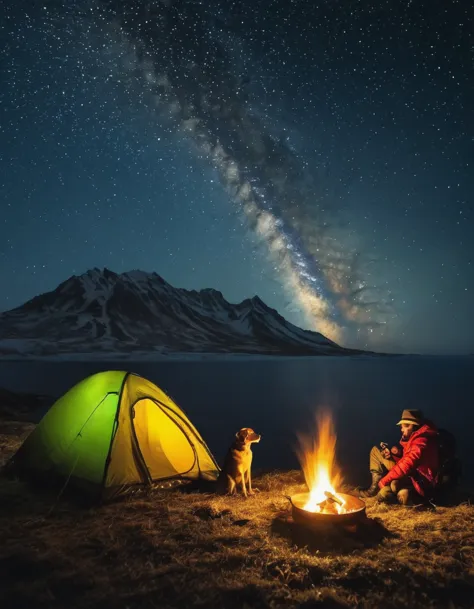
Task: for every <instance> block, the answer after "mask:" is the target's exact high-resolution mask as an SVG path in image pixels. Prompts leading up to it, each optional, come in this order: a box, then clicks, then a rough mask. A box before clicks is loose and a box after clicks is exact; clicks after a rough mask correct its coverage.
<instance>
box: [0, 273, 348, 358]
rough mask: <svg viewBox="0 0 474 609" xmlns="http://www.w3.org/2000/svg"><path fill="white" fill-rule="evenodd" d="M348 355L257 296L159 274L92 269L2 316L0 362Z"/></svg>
mask: <svg viewBox="0 0 474 609" xmlns="http://www.w3.org/2000/svg"><path fill="white" fill-rule="evenodd" d="M134 351H140V352H144V351H149V352H159V353H164V352H168V353H176V352H188V353H189V352H193V353H210V352H211V353H253V354H257V353H260V354H288V355H289V354H295V355H296V354H300V355H303V354H306V355H311V354H315V355H316V354H342V353H347V354H349V353H350V354H352V353H355V352H354V351H351V350H346V349H343V348H341V347H339V346H338V345H336V344H335V343H333V342H332V341H330V340H329V339H327V338H325V337H324V336H323V335H322V334H319V333H317V332H309V331H305V330H302V329H301V328H298V327H296V326H294V325H293V324H291V323H289V322H288V321H286V320H285V319H284V318H283V317H282V316H281V315H279V314H278V313H277V311H275V310H274V309H271V308H269V307H268V306H267V305H266V304H265V303H264V302H263V301H262V300H260V298H258V296H254V297H253V298H251V299H246V300H244V301H242V302H241V303H240V304H235V305H233V304H230V303H228V302H227V301H226V300H225V298H224V297H223V296H222V294H221V293H220V292H218V291H217V290H214V289H210V288H207V289H203V290H200V291H195V290H185V289H181V288H174V287H172V286H171V285H170V284H169V283H167V282H166V281H165V280H164V279H162V278H161V277H160V276H159V275H157V274H156V273H145V272H143V271H130V272H127V273H122V274H120V275H119V274H116V273H114V272H112V271H110V270H108V269H103V270H102V271H101V270H99V269H92V270H90V271H87V272H86V273H84V274H83V275H80V276H78V277H77V276H72V277H70V278H69V279H67V280H66V281H64V282H63V283H61V284H60V285H59V286H58V287H57V288H56V289H55V290H53V291H51V292H47V293H45V294H41V295H40V296H36V297H35V298H33V299H32V300H29V301H28V302H26V303H25V304H23V305H22V306H20V307H18V308H16V309H12V310H11V311H7V312H5V313H3V314H0V355H1V354H3V355H20V354H21V355H34V356H36V355H38V356H41V355H51V354H60V353H64V354H67V353H71V354H72V353H78V352H80V353H92V352H101V353H111V354H113V353H122V354H123V353H126V352H134Z"/></svg>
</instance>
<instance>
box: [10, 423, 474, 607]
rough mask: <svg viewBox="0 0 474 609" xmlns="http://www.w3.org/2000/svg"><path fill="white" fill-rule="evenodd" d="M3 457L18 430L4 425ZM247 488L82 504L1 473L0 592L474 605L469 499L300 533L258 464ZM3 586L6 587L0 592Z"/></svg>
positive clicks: (62, 602) (157, 599) (96, 601)
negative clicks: (236, 493) (246, 491)
mask: <svg viewBox="0 0 474 609" xmlns="http://www.w3.org/2000/svg"><path fill="white" fill-rule="evenodd" d="M3 430H4V431H5V433H4V434H0V446H1V447H2V453H1V454H2V456H3V457H2V458H3V459H5V458H6V457H8V455H9V454H11V453H12V452H13V451H14V450H15V449H16V447H17V446H18V445H19V443H20V441H21V436H22V434H24V433H27V431H28V428H27V427H25V425H24V424H22V425H20V426H18V425H17V426H15V425H14V424H10V425H9V426H8V427H4V426H3ZM255 485H256V486H257V487H258V488H259V489H260V493H259V494H258V495H256V496H254V497H252V498H250V499H248V500H244V499H243V498H241V497H232V498H229V497H218V496H215V495H213V494H210V493H202V492H201V493H199V492H197V491H191V490H190V489H186V488H181V489H162V490H155V491H153V492H152V493H150V494H148V495H145V494H141V495H140V494H139V495H136V496H135V497H130V498H128V499H126V500H124V501H122V502H119V503H115V504H110V505H106V506H103V507H97V508H94V509H81V508H78V507H75V506H74V505H71V504H69V503H67V502H66V501H65V500H64V499H60V500H58V501H56V500H55V497H53V496H51V495H40V496H39V495H38V494H37V493H34V492H33V491H32V490H30V489H28V488H27V487H25V486H24V485H23V484H22V483H20V482H19V481H15V480H7V479H3V480H1V482H0V501H1V503H2V510H1V519H0V536H1V539H2V544H1V546H0V572H1V573H2V574H3V576H4V581H5V583H3V584H2V587H1V591H0V605H1V607H2V609H7V608H9V607H12V608H13V607H15V608H17V607H32V608H38V609H39V608H43V607H44V608H46V607H48V608H49V607H68V608H71V609H73V608H75V607H81V608H85V607H87V608H95V607H97V608H99V607H100V608H103V607H107V608H112V609H113V608H115V607H116V608H117V609H118V608H125V607H129V608H134V609H135V608H138V607H140V608H141V607H143V608H152V607H160V608H171V607H183V608H184V607H192V608H197V607H203V608H204V607H206V608H207V607H209V608H212V607H216V608H219V609H221V608H226V609H232V608H234V607H235V608H239V609H240V608H244V607H285V608H286V607H305V608H307V609H309V608H310V607H314V608H316V607H328V608H329V607H332V608H342V607H361V608H363V607H383V608H384V609H385V608H390V607H404V608H407V607H433V608H434V607H436V608H437V607H450V608H454V607H472V606H473V605H474V569H473V565H474V563H473V559H474V508H473V507H472V506H471V505H470V504H469V503H468V502H466V503H464V504H461V505H458V506H455V507H451V508H446V507H445V508H438V509H436V510H434V511H417V510H416V509H413V508H402V507H384V506H380V505H378V504H376V503H375V501H373V500H371V501H370V503H369V504H368V508H367V513H368V516H369V517H370V519H371V520H369V521H368V523H366V524H365V525H364V526H362V527H360V529H359V531H358V532H357V533H352V534H350V533H348V532H343V531H340V530H326V531H325V532H324V533H322V532H320V533H316V532H315V533H313V534H309V533H308V531H305V530H303V529H301V528H298V527H296V526H295V525H294V524H293V523H292V522H291V519H289V512H288V507H289V504H288V501H287V500H286V499H285V497H284V495H286V494H293V493H295V492H298V491H301V490H304V487H303V484H302V479H301V475H300V473H299V472H285V473H282V472H276V473H271V474H266V475H262V476H261V477H260V478H259V479H258V480H257V481H256V482H255ZM2 597H3V598H2Z"/></svg>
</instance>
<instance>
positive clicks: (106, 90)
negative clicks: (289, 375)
mask: <svg viewBox="0 0 474 609" xmlns="http://www.w3.org/2000/svg"><path fill="white" fill-rule="evenodd" d="M0 42H1V48H2V49H6V52H3V53H2V54H1V56H0V85H1V86H0V188H1V202H0V206H1V222H0V277H1V285H2V289H1V291H0V311H3V310H8V309H11V308H13V307H15V306H18V305H20V304H22V303H23V302H25V301H26V300H27V299H29V298H32V297H33V296H35V295H37V294H39V293H42V292H45V291H49V290H51V289H54V288H55V287H56V286H57V285H58V284H59V283H60V282H61V281H64V280H65V279H67V278H68V277H69V276H70V275H72V274H76V275H77V274H80V273H83V272H85V271H86V270H87V269H89V268H92V267H99V268H102V267H104V266H105V267H108V268H110V269H111V270H114V271H115V272H123V271H127V270H131V269H137V268H138V269H142V270H145V271H150V272H151V271H156V272H157V273H159V274H160V275H162V276H163V277H164V279H166V280H167V281H168V282H170V283H171V284H172V285H174V286H176V287H184V288H188V289H192V288H194V289H200V288H204V287H213V288H215V289H218V290H220V291H221V292H222V293H223V295H224V297H225V298H226V299H227V300H229V301H230V302H240V301H241V300H243V299H244V298H247V297H251V296H253V295H254V294H258V295H259V296H260V297H261V298H262V299H263V300H264V301H265V302H266V303H267V304H268V305H270V306H272V307H274V308H276V309H277V310H278V311H279V312H280V313H281V314H282V315H283V316H284V317H286V318H287V319H288V320H289V321H291V322H293V323H296V324H297V325H300V326H302V327H305V328H308V329H317V330H319V331H321V332H323V333H324V334H326V335H328V336H329V337H330V338H333V339H334V340H337V341H338V342H340V343H342V344H344V345H347V346H355V347H362V348H364V347H370V348H376V349H383V350H386V351H418V352H427V353H432V352H433V353H456V352H471V353H472V352H474V322H473V314H472V310H473V306H472V300H473V296H474V265H473V262H472V261H473V254H474V203H473V193H474V121H473V119H472V116H473V110H474V50H473V49H474V17H473V10H472V7H469V3H468V2H461V1H455V0H443V1H440V0H431V1H429V2H428V1H425V0H423V1H418V0H408V1H400V2H395V1H393V0H392V1H388V0H385V1H384V0H380V1H373V2H371V1H370V0H364V1H355V0H333V1H330V2H329V1H327V2H318V1H317V0H294V1H290V0H286V1H283V0H279V1H272V0H239V1H238V2H237V1H236V2H232V1H230V0H214V1H212V2H208V3H205V2H203V1H202V2H198V1H195V0H193V1H191V0H160V1H158V0H155V2H145V1H143V2H139V1H136V2H131V1H124V0H102V1H101V0H95V1H94V2H92V1H90V0H76V1H75V2H72V1H68V2H66V1H65V0H64V2H62V1H61V0H43V2H32V1H31V0H30V1H28V2H24V1H22V0H17V1H16V2H5V3H2V6H1V8H0Z"/></svg>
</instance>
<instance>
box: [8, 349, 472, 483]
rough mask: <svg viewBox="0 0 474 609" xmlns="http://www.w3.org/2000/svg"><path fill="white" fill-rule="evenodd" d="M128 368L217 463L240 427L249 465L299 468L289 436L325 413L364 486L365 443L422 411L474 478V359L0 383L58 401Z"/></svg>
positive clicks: (202, 369)
mask: <svg viewBox="0 0 474 609" xmlns="http://www.w3.org/2000/svg"><path fill="white" fill-rule="evenodd" d="M109 369H127V370H130V371H132V372H136V373H138V374H141V375H143V376H145V377H147V378H149V379H150V380H151V381H153V382H155V383H156V384H157V385H159V386H160V387H161V388H162V389H163V390H164V391H166V392H167V393H168V394H169V395H170V396H171V397H172V398H173V399H174V400H175V401H176V402H177V403H178V404H179V405H180V406H181V407H182V408H183V409H184V410H185V411H186V412H187V413H188V414H189V416H190V418H191V420H192V421H193V422H194V424H195V425H196V426H197V428H198V429H199V431H200V432H201V434H202V435H203V437H204V439H205V440H206V442H207V443H208V445H209V447H210V449H211V451H212V452H213V453H214V455H215V457H216V458H217V460H218V461H219V462H220V461H221V460H222V458H223V456H224V454H225V452H226V449H227V447H228V445H229V443H230V441H231V439H232V437H233V434H234V433H235V432H236V431H237V430H238V429H240V428H241V427H253V428H254V429H255V430H256V431H257V432H259V433H261V434H262V436H263V437H262V441H261V443H260V444H259V445H257V446H255V448H254V464H255V468H257V469H280V468H292V467H297V466H298V463H297V460H296V458H295V456H294V449H293V447H294V445H295V441H296V437H295V433H296V432H297V431H307V430H308V429H309V428H310V426H311V425H312V422H313V419H314V413H315V412H316V410H317V408H318V407H319V406H327V407H330V408H331V410H332V411H333V413H334V417H335V421H336V429H337V434H338V457H339V463H340V465H341V466H342V468H343V470H344V471H345V472H346V473H347V478H348V481H350V482H353V483H365V482H366V481H367V480H368V473H367V460H368V456H367V455H368V452H369V450H370V447H371V446H372V445H373V444H374V443H378V442H380V441H381V440H384V441H387V442H389V443H391V442H395V441H397V440H398V438H399V432H398V427H396V423H397V421H398V420H399V418H400V414H401V411H402V410H403V408H421V409H423V410H424V411H425V414H426V415H427V416H429V417H430V418H431V419H433V420H434V422H435V423H436V424H437V425H438V426H441V427H446V428H448V429H449V430H451V431H453V432H454V433H455V434H456V436H457V439H458V443H459V453H460V456H461V457H462V459H463V465H464V471H465V479H466V481H470V482H472V481H474V475H473V474H472V473H471V472H473V470H474V457H473V451H472V450H471V445H472V444H473V439H474V438H473V429H474V408H473V406H474V399H473V396H474V358H472V357H446V358H441V357H400V358H337V357H327V358H326V357H318V358H313V359H311V358H306V359H299V358H294V359H277V358H275V359H262V360H250V359H249V360H244V359H242V360H238V361H237V360H236V361H233V360H223V361H169V362H156V363H150V362H135V363H130V362H127V363H124V362H120V363H117V362H115V363H110V362H109V363H107V362H0V386H3V387H5V388H7V389H11V390H19V391H31V392H40V393H46V394H50V395H54V396H58V397H59V395H61V394H62V393H64V392H65V391H67V390H68V389H69V388H70V387H71V386H72V385H74V384H75V383H77V382H78V381H80V380H81V379H83V378H84V377H86V376H88V375H89V374H93V373H94V372H98V371H100V370H109Z"/></svg>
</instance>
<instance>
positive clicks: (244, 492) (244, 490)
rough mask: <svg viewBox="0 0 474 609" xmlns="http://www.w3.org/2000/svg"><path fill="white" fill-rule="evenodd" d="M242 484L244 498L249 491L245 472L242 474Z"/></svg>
mask: <svg viewBox="0 0 474 609" xmlns="http://www.w3.org/2000/svg"><path fill="white" fill-rule="evenodd" d="M241 484H242V493H243V494H244V497H247V489H246V488H245V472H242V476H241Z"/></svg>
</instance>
